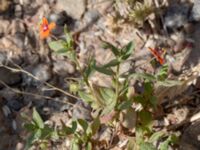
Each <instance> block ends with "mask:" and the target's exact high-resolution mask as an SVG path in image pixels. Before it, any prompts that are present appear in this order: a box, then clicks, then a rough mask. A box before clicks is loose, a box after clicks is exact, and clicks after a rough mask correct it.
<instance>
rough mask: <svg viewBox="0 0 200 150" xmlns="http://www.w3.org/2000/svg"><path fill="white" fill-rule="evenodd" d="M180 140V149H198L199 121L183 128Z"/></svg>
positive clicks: (199, 143) (199, 145) (199, 144)
mask: <svg viewBox="0 0 200 150" xmlns="http://www.w3.org/2000/svg"><path fill="white" fill-rule="evenodd" d="M183 131H184V133H183V135H182V137H181V141H180V150H199V147H200V142H199V135H200V121H197V122H195V123H193V124H192V125H190V126H188V127H186V129H184V130H183Z"/></svg>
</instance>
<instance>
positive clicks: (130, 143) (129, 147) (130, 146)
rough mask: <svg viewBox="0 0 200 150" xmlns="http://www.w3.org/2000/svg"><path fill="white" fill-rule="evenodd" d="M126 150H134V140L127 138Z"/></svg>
mask: <svg viewBox="0 0 200 150" xmlns="http://www.w3.org/2000/svg"><path fill="white" fill-rule="evenodd" d="M127 150H136V142H135V139H134V138H130V137H129V140H128V145H127Z"/></svg>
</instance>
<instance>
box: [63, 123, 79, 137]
mask: <svg viewBox="0 0 200 150" xmlns="http://www.w3.org/2000/svg"><path fill="white" fill-rule="evenodd" d="M61 123H62V130H61V132H60V133H59V134H60V135H62V136H66V135H70V134H74V133H75V131H76V129H77V122H76V121H73V122H72V127H68V126H66V125H65V123H64V122H63V121H62V120H61Z"/></svg>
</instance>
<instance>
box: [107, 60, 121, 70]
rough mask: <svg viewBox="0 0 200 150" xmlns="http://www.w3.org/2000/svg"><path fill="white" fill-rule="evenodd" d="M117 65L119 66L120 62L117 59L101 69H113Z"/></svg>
mask: <svg viewBox="0 0 200 150" xmlns="http://www.w3.org/2000/svg"><path fill="white" fill-rule="evenodd" d="M119 64H120V62H119V61H118V60H117V59H113V60H111V61H110V62H109V63H107V64H105V65H103V68H108V67H114V66H117V65H119Z"/></svg>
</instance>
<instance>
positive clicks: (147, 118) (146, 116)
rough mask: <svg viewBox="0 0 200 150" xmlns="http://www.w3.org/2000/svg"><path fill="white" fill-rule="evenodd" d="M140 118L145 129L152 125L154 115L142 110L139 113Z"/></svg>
mask: <svg viewBox="0 0 200 150" xmlns="http://www.w3.org/2000/svg"><path fill="white" fill-rule="evenodd" d="M139 117H140V121H141V123H142V125H143V126H144V127H148V126H149V125H150V124H151V123H152V115H151V113H150V112H147V111H145V110H142V111H140V112H139Z"/></svg>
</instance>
